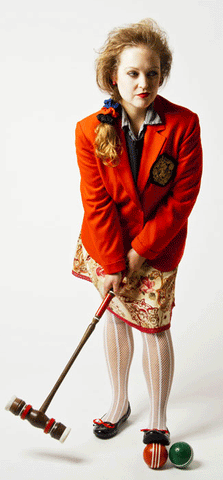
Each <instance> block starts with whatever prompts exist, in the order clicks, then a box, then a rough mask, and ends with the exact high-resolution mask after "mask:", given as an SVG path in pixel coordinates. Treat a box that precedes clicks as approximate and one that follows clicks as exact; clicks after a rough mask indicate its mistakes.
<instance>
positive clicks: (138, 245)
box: [76, 95, 202, 273]
mask: <svg viewBox="0 0 223 480" xmlns="http://www.w3.org/2000/svg"><path fill="white" fill-rule="evenodd" d="M154 109H155V110H156V111H157V113H158V114H159V116H160V117H161V119H162V124H160V125H148V126H147V129H146V133H145V138H144V145H143V152H142V158H141V163H140V170H139V175H138V181H137V188H136V187H135V184H134V181H133V177H132V173H131V169H130V165H129V161H128V155H127V149H126V143H125V135H124V132H123V130H122V128H121V118H119V119H118V121H117V132H118V135H119V136H120V138H121V141H122V145H123V153H122V154H121V156H120V164H119V165H118V166H116V167H111V166H105V165H104V164H103V163H102V161H101V160H100V159H99V158H97V157H96V156H95V153H94V141H95V128H96V126H97V125H98V123H99V120H98V119H97V115H98V113H100V112H96V113H94V114H93V115H90V116H88V117H87V118H84V119H83V120H81V121H80V122H78V123H77V126H76V152H77V160H78V165H79V168H80V174H81V195H82V201H83V206H84V212H85V213H84V219H83V224H82V229H81V236H82V241H83V245H84V246H85V248H86V250H87V252H88V253H89V255H90V256H91V257H92V258H94V260H96V261H97V262H98V263H99V264H100V265H101V266H102V267H103V268H104V270H105V272H106V273H116V272H119V271H122V270H124V269H125V258H126V254H127V252H128V250H129V249H130V248H131V247H133V248H134V250H136V252H138V253H139V255H141V256H143V257H145V258H147V259H148V260H149V263H150V265H152V266H153V267H154V268H157V269H159V270H161V271H170V270H173V269H174V268H175V267H176V266H177V265H178V263H179V261H180V259H181V257H182V255H183V251H184V247H185V241H186V235H187V219H188V216H189V214H190V212H191V210H192V208H193V205H194V203H195V200H196V198H197V195H198V192H199V188H200V180H201V172H202V149H201V141H200V127H199V120H198V117H197V115H196V114H195V113H193V112H191V111H190V110H188V109H186V108H183V107H180V106H178V105H174V104H173V103H171V102H169V101H168V100H166V99H164V98H163V97H161V96H159V95H158V96H157V97H156V99H155V102H154Z"/></svg>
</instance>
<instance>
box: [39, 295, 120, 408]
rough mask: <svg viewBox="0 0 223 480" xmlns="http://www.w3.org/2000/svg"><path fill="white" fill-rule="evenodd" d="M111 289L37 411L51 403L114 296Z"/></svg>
mask: <svg viewBox="0 0 223 480" xmlns="http://www.w3.org/2000/svg"><path fill="white" fill-rule="evenodd" d="M114 295H115V294H114V292H113V290H112V289H111V290H109V292H108V293H107V295H106V296H105V298H104V300H103V301H102V303H101V305H100V307H99V309H98V310H97V312H96V313H95V316H94V318H93V319H92V321H91V323H90V324H89V325H88V327H87V329H86V331H85V333H84V335H83V337H82V339H81V341H80V343H79V345H78V346H77V348H76V350H75V352H74V353H73V355H72V357H71V358H70V360H69V362H68V363H67V365H66V367H65V368H64V370H63V372H62V373H61V375H60V377H59V378H58V380H57V382H56V383H55V385H54V387H53V388H52V390H51V392H50V393H49V395H48V397H47V398H46V400H45V401H44V402H43V404H42V406H41V407H40V409H39V412H42V413H45V412H46V410H47V408H48V407H49V404H50V403H51V401H52V399H53V397H54V395H55V393H56V392H57V390H58V388H59V387H60V385H61V383H62V381H63V379H64V378H65V376H66V375H67V373H68V372H69V370H70V368H71V367H72V365H73V363H74V360H75V359H76V358H77V356H78V354H79V353H80V351H81V349H82V348H83V346H84V344H85V343H86V341H87V340H88V338H89V337H90V335H91V334H92V332H93V330H94V329H95V326H96V325H97V323H98V322H99V320H100V318H101V317H102V315H103V313H104V312H105V310H106V308H107V307H108V305H109V303H110V302H111V300H112V298H113V297H114Z"/></svg>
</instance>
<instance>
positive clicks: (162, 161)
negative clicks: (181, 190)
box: [150, 153, 177, 187]
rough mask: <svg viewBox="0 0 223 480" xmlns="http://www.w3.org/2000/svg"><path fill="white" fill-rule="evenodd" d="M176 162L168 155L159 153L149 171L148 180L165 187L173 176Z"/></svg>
mask: <svg viewBox="0 0 223 480" xmlns="http://www.w3.org/2000/svg"><path fill="white" fill-rule="evenodd" d="M176 168H177V162H176V160H175V159H174V158H172V157H170V155H168V154H166V153H164V154H162V155H160V156H159V157H158V158H157V160H156V161H155V163H154V164H153V166H152V168H151V172H150V181H151V183H154V184H155V185H159V186H160V187H165V186H166V185H167V184H168V183H169V182H170V181H171V180H172V179H173V178H174V176H175V174H176Z"/></svg>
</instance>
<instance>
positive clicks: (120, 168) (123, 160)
mask: <svg viewBox="0 0 223 480" xmlns="http://www.w3.org/2000/svg"><path fill="white" fill-rule="evenodd" d="M118 135H119V138H120V140H121V144H122V145H123V151H122V154H121V155H120V163H119V164H118V165H117V166H116V167H115V168H114V170H115V171H116V172H117V174H118V176H119V180H120V182H121V183H122V185H123V186H124V188H125V190H126V192H127V193H128V195H129V197H130V198H131V199H132V200H133V202H134V203H135V204H136V205H137V207H138V208H140V209H142V206H141V203H140V200H139V197H138V193H137V189H136V186H135V183H134V180H133V176H132V171H131V168H130V164H129V159H128V153H127V147H126V141H125V134H124V132H123V130H122V128H120V129H119V131H118Z"/></svg>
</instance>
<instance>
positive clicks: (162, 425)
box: [142, 330, 174, 430]
mask: <svg viewBox="0 0 223 480" xmlns="http://www.w3.org/2000/svg"><path fill="white" fill-rule="evenodd" d="M142 336H143V370H144V374H145V378H146V383H147V388H148V391H149V396H150V417H149V424H148V428H149V429H151V430H152V429H158V430H166V429H167V425H166V409H167V402H168V398H169V394H170V389H171V385H172V380H173V371H174V352H173V345H172V339H171V333H170V330H166V331H164V332H160V333H156V334H148V333H143V334H142Z"/></svg>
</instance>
